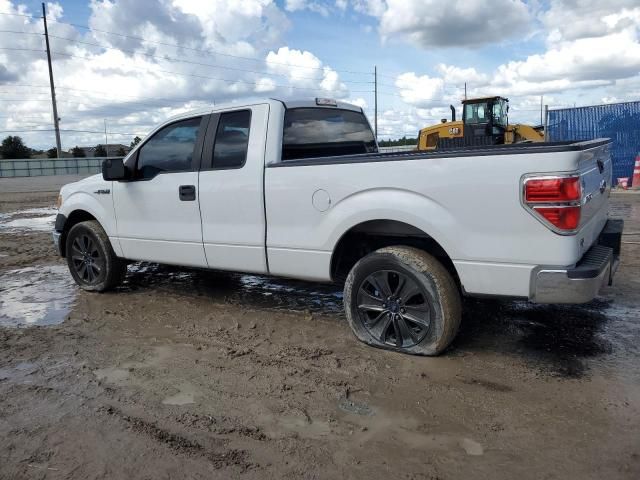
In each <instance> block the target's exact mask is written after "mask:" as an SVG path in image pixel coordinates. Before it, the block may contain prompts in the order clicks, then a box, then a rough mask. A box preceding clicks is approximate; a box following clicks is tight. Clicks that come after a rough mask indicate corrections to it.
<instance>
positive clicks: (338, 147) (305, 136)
mask: <svg viewBox="0 0 640 480" xmlns="http://www.w3.org/2000/svg"><path fill="white" fill-rule="evenodd" d="M371 152H377V147H376V141H375V138H374V137H373V132H372V131H371V127H370V126H369V123H368V122H367V119H366V118H365V116H364V115H363V114H362V113H360V112H354V111H352V110H340V109H331V108H291V109H288V110H287V111H286V112H285V115H284V135H283V145H282V160H296V159H301V158H314V157H329V156H334V155H353V154H358V153H371Z"/></svg>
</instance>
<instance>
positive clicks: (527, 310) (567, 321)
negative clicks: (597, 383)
mask: <svg viewBox="0 0 640 480" xmlns="http://www.w3.org/2000/svg"><path fill="white" fill-rule="evenodd" d="M638 316H639V313H638V309H637V307H634V306H624V305H620V304H617V303H612V302H610V301H608V300H604V299H597V300H594V301H593V302H591V303H589V304H587V305H584V306H576V305H568V306H564V305H533V304H529V303H527V302H524V301H511V302H510V301H498V300H496V301H481V300H468V301H467V302H466V304H465V308H464V313H463V323H462V327H461V331H460V334H459V336H458V338H457V339H456V341H455V344H454V353H455V351H456V350H460V351H465V350H466V351H468V352H470V353H471V352H473V351H477V350H490V351H494V352H497V353H501V354H514V355H517V356H519V357H521V358H524V359H525V361H527V362H531V363H532V364H535V365H536V366H537V367H538V368H541V369H542V370H543V371H546V372H548V373H550V374H551V375H553V376H560V377H566V378H580V377H582V376H584V375H585V374H586V373H587V372H588V371H589V369H590V368H592V367H593V366H594V364H593V363H592V362H590V359H594V358H596V357H597V358H598V361H597V362H596V364H597V366H598V368H601V367H604V366H607V367H612V368H615V369H616V370H619V372H618V374H622V375H624V374H625V373H624V372H625V371H628V372H633V371H635V368H634V367H633V365H632V364H631V362H630V359H632V358H637V356H638V355H640V347H639V346H638V345H637V342H635V341H634V338H637V336H638V334H639V333H640V327H639V326H638V325H637V319H638Z"/></svg>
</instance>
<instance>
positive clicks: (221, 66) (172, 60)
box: [0, 31, 373, 85]
mask: <svg viewBox="0 0 640 480" xmlns="http://www.w3.org/2000/svg"><path fill="white" fill-rule="evenodd" d="M0 32H1V31H0ZM17 33H20V32H17ZM49 37H51V38H57V39H59V40H65V41H67V42H72V43H77V44H81V45H90V46H93V47H99V48H104V49H107V50H116V51H118V52H125V53H130V54H132V55H141V56H144V57H150V58H157V59H160V60H166V61H170V62H178V63H186V64H189V65H198V66H201V67H208V68H221V69H224V70H235V71H239V72H248V73H257V74H260V75H267V76H276V77H285V78H290V76H289V75H287V74H284V73H270V72H265V71H258V70H250V69H246V68H237V67H228V66H226V65H216V64H212V63H202V62H194V61H191V60H184V59H182V58H176V57H169V56H166V55H154V54H151V53H144V52H137V51H136V50H129V49H125V48H118V47H108V46H106V45H102V44H100V43H93V42H85V41H82V40H75V39H73V38H68V37H60V36H57V35H49ZM294 80H317V78H315V77H298V76H296V77H295V78H294ZM343 81H344V82H345V83H359V84H369V85H373V82H369V81H368V82H363V81H355V80H343Z"/></svg>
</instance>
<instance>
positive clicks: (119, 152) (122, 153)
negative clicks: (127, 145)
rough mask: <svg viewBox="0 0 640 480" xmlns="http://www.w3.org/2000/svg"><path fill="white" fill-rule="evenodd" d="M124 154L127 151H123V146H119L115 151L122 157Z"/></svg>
mask: <svg viewBox="0 0 640 480" xmlns="http://www.w3.org/2000/svg"><path fill="white" fill-rule="evenodd" d="M126 154H127V152H125V151H124V148H123V147H120V148H119V149H118V151H117V152H116V155H117V156H118V157H124V156H125V155H126Z"/></svg>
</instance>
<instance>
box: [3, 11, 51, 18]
mask: <svg viewBox="0 0 640 480" xmlns="http://www.w3.org/2000/svg"><path fill="white" fill-rule="evenodd" d="M0 15H9V16H12V17H27V18H37V19H40V18H42V17H36V16H34V15H25V14H24V13H11V12H0Z"/></svg>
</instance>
